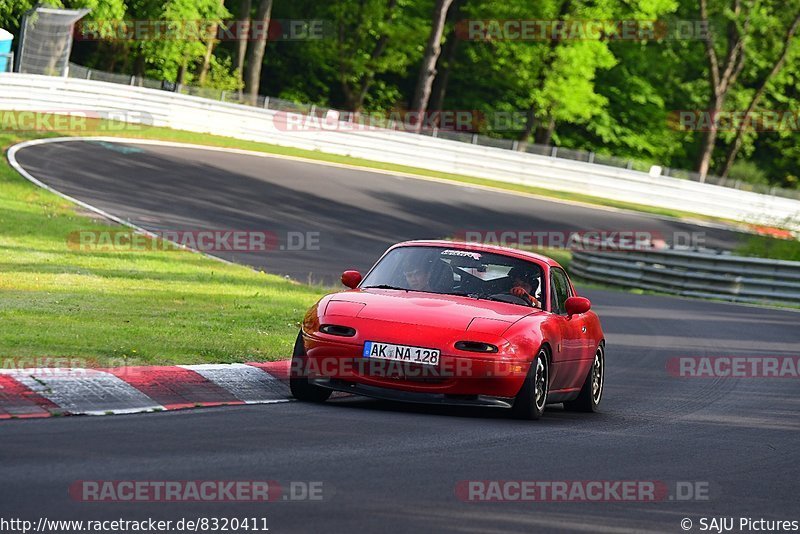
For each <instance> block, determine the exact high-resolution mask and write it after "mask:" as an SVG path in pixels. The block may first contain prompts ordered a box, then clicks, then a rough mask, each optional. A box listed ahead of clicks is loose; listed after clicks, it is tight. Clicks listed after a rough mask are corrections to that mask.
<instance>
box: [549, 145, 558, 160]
mask: <svg viewBox="0 0 800 534" xmlns="http://www.w3.org/2000/svg"><path fill="white" fill-rule="evenodd" d="M557 156H558V147H557V146H553V148H551V149H550V157H551V158H555V157H557Z"/></svg>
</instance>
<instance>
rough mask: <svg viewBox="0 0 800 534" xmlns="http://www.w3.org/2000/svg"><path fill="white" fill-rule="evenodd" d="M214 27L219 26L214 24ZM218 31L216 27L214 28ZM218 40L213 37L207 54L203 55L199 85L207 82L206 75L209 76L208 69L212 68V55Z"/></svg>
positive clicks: (209, 42) (208, 45) (207, 45)
mask: <svg viewBox="0 0 800 534" xmlns="http://www.w3.org/2000/svg"><path fill="white" fill-rule="evenodd" d="M214 28H217V26H216V25H214ZM214 33H216V29H215V30H214ZM216 44H217V41H216V40H215V39H211V40H209V41H208V44H206V55H205V56H203V66H202V67H200V74H198V76H197V83H198V85H203V84H205V82H206V77H207V76H208V71H209V70H210V69H211V55H212V54H213V53H214V46H216Z"/></svg>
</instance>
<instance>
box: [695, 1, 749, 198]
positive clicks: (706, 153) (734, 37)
mask: <svg viewBox="0 0 800 534" xmlns="http://www.w3.org/2000/svg"><path fill="white" fill-rule="evenodd" d="M741 8H742V6H741V2H740V0H734V8H733V14H734V17H735V18H738V17H739V16H740V14H741ZM751 12H752V11H748V12H747V15H746V17H745V20H744V24H742V29H743V33H744V34H745V35H746V34H747V29H748V28H749V27H750V14H751ZM700 20H702V21H703V22H705V23H706V24H708V5H707V0H700ZM737 22H738V21H737V20H731V21H730V22H729V24H728V51H727V54H726V56H725V60H724V62H723V63H722V64H720V62H719V59H718V58H717V52H716V50H715V49H714V36H713V35H712V32H711V30H709V31H708V33H707V35H706V39H705V47H706V58H707V59H708V71H709V78H710V80H709V82H710V86H711V91H710V92H711V97H710V99H709V106H708V111H709V112H710V113H712V116H711V117H710V121H709V122H710V125H709V128H708V130H707V131H705V132H704V134H703V142H702V144H701V147H700V153H699V154H698V157H697V166H696V170H697V172H698V173H699V174H700V182H705V181H706V176H707V175H708V171H709V169H710V168H711V160H712V158H713V156H714V148H715V146H716V143H717V133H718V131H717V130H718V128H717V114H718V113H719V112H720V111H722V108H723V106H724V105H725V99H726V97H727V96H728V93H729V92H730V90H731V88H732V87H733V85H734V84H735V83H736V79H737V78H738V77H739V74H740V73H741V72H742V69H743V68H744V62H745V53H744V51H745V40H744V38H743V36H742V35H743V33H742V32H740V30H739V26H738V24H737Z"/></svg>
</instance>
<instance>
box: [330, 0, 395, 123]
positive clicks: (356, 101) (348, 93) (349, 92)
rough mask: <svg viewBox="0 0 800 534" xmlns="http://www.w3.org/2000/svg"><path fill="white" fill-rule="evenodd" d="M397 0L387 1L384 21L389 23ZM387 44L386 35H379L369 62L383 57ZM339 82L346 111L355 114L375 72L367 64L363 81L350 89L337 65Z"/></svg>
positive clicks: (343, 71)
mask: <svg viewBox="0 0 800 534" xmlns="http://www.w3.org/2000/svg"><path fill="white" fill-rule="evenodd" d="M397 2H398V0H388V4H387V7H386V15H385V17H384V18H385V19H386V20H387V21H389V20H390V19H391V18H392V14H393V12H394V10H395V8H396V7H397ZM342 32H343V28H340V31H339V33H340V35H339V39H340V40H342V39H344V38H345V36H344V35H343V34H342ZM388 44H389V36H388V35H386V34H383V35H381V36H380V37H379V38H378V41H377V42H376V43H375V46H374V47H373V49H372V53H371V54H370V62H373V61H375V60H377V59H378V58H379V57H381V56H382V55H383V53H384V52H385V51H386V46H387V45H388ZM339 81H340V83H341V86H342V92H343V93H344V96H345V104H346V108H347V110H348V111H352V112H354V113H357V112H359V111H361V108H362V107H363V106H364V100H365V99H366V98H367V93H369V90H370V88H371V87H372V84H373V83H374V82H375V70H374V69H373V68H371V66H370V64H369V63H368V64H367V73H366V74H365V75H364V77H363V79H361V80H360V81H359V83H358V84H357V85H356V86H355V87H351V86H350V85H349V82H348V81H347V75H346V72H345V68H344V64H343V63H340V64H339Z"/></svg>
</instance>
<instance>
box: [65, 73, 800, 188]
mask: <svg viewBox="0 0 800 534" xmlns="http://www.w3.org/2000/svg"><path fill="white" fill-rule="evenodd" d="M68 75H69V77H71V78H80V79H84V80H97V81H102V82H110V83H117V84H123V85H131V86H136V87H147V88H150V89H161V90H165V91H172V92H176V93H180V94H184V95H191V96H197V97H201V98H208V99H212V100H218V101H221V102H227V103H231V104H241V105H246V106H255V107H259V108H262V109H269V110H273V111H282V112H287V113H299V114H304V115H311V116H315V117H319V118H326V119H328V118H330V117H331V116H333V117H337V118H338V120H339V121H344V122H348V123H354V122H357V121H359V120H360V118H361V117H362V115H360V114H356V113H352V112H349V111H341V110H336V109H331V108H326V107H323V106H317V105H314V104H300V103H297V102H293V101H290V100H284V99H281V98H275V97H270V96H263V95H259V96H258V97H256V98H255V99H253V98H250V97H249V96H248V95H247V94H246V93H243V92H242V91H225V90H222V89H212V88H207V87H195V86H188V85H180V84H175V83H172V82H167V81H157V80H152V79H149V78H143V77H141V76H130V75H126V74H117V73H110V72H103V71H100V70H95V69H90V68H87V67H83V66H81V65H77V64H75V63H70V67H69V74H68ZM386 128H388V129H392V130H403V131H409V130H408V128H406V125H402V124H397V123H395V122H394V121H387V123H386ZM419 133H420V135H428V136H431V137H436V138H440V139H448V140H452V141H458V142H462V143H470V144H473V145H479V146H486V147H493V148H501V149H505V150H516V151H520V152H526V153H529V154H536V155H539V156H546V157H551V158H560V159H567V160H572V161H583V162H586V163H593V164H596V165H605V166H608V167H616V168H621V169H629V170H635V171H641V172H651V170H653V169H652V168H653V164H652V163H648V162H645V161H642V160H635V159H625V158H619V157H616V156H609V155H604V154H598V153H595V152H587V151H585V150H574V149H570V148H563V147H558V146H552V145H539V144H535V143H520V142H519V141H517V140H512V139H504V138H498V137H489V136H486V135H481V134H477V133H470V132H461V131H452V130H441V129H436V128H432V129H424V130H422V131H421V132H419ZM660 175H662V176H669V177H672V178H679V179H682V180H692V181H695V182H701V181H705V182H706V183H709V184H714V185H719V186H722V187H728V188H732V189H739V190H742V191H750V192H753V193H761V194H765V195H772V196H778V197H784V198H791V199H795V200H800V190H793V189H783V188H779V187H774V186H769V185H765V184H755V183H750V182H745V181H743V180H732V179H729V178H722V177H720V176H714V175H711V174H709V175H706V178H705V180H701V176H700V174H699V173H696V172H693V171H688V170H685V169H673V168H670V167H662V168H661V171H660Z"/></svg>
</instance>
